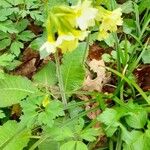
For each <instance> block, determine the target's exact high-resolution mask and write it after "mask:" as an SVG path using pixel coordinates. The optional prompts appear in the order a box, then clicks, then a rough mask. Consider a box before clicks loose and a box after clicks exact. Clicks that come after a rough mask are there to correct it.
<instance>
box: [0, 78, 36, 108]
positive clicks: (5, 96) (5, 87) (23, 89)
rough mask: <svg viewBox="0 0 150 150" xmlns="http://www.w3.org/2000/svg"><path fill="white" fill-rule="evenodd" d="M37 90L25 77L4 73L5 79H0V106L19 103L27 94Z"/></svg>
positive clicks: (34, 92)
mask: <svg viewBox="0 0 150 150" xmlns="http://www.w3.org/2000/svg"><path fill="white" fill-rule="evenodd" d="M37 92H38V89H37V88H36V87H35V86H34V85H33V84H32V82H31V81H30V80H28V79H27V78H25V77H21V76H12V75H5V79H0V107H7V106H11V105H13V104H16V103H19V102H20V101H21V99H23V98H25V97H26V96H27V95H33V94H36V93H37Z"/></svg>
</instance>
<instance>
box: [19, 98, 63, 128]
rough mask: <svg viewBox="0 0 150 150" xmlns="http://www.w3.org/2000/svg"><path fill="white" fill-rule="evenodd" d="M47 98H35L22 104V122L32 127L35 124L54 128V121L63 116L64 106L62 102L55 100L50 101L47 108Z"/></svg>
mask: <svg viewBox="0 0 150 150" xmlns="http://www.w3.org/2000/svg"><path fill="white" fill-rule="evenodd" d="M44 99H45V97H43V96H42V97H35V98H31V99H27V100H24V101H22V102H21V107H22V108H23V113H24V115H23V116H22V120H23V121H24V122H26V123H27V124H28V126H29V127H30V126H32V125H33V124H38V125H42V124H44V125H47V126H49V127H52V126H53V124H54V119H55V118H56V117H58V116H63V115H64V111H63V105H62V103H61V102H59V101H57V100H55V101H50V102H49V103H48V104H47V106H46V107H44V106H43V101H44Z"/></svg>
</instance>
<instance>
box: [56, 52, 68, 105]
mask: <svg viewBox="0 0 150 150" xmlns="http://www.w3.org/2000/svg"><path fill="white" fill-rule="evenodd" d="M55 61H56V73H57V77H58V82H59V89H60V94H61V98H62V102H63V104H64V105H65V106H66V105H67V99H66V94H65V91H64V84H63V79H62V74H61V68H60V62H59V57H58V52H57V51H56V53H55Z"/></svg>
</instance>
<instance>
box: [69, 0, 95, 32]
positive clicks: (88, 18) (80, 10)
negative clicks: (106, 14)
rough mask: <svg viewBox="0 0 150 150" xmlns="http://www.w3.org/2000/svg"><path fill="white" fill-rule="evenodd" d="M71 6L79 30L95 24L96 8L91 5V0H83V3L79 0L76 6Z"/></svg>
mask: <svg viewBox="0 0 150 150" xmlns="http://www.w3.org/2000/svg"><path fill="white" fill-rule="evenodd" d="M72 8H73V9H74V10H75V11H76V26H77V27H79V28H80V29H81V30H86V29H88V27H90V26H94V25H95V17H96V14H97V12H98V10H97V9H96V8H93V7H92V5H91V1H89V0H85V1H83V3H81V1H79V3H78V4H77V6H73V7H72Z"/></svg>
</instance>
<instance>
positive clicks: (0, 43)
mask: <svg viewBox="0 0 150 150" xmlns="http://www.w3.org/2000/svg"><path fill="white" fill-rule="evenodd" d="M10 44H11V39H10V38H6V39H3V40H1V41H0V50H3V49H5V48H6V47H7V46H9V45H10Z"/></svg>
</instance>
